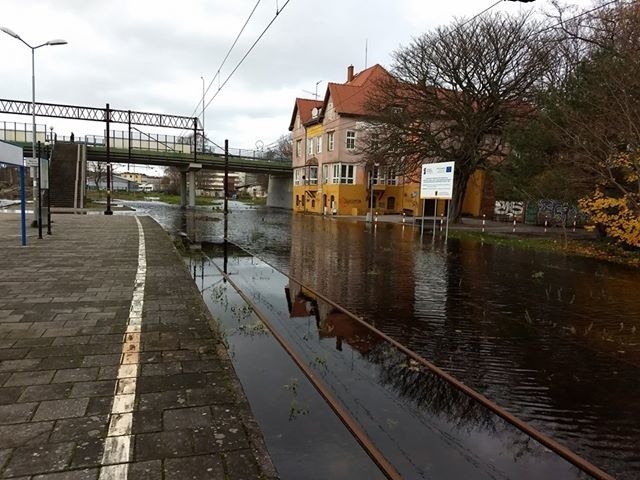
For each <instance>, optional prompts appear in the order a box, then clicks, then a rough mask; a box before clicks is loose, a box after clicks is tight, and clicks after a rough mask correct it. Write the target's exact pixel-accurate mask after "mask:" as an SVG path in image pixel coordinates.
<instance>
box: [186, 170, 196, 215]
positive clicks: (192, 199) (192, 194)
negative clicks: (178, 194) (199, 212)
mask: <svg viewBox="0 0 640 480" xmlns="http://www.w3.org/2000/svg"><path fill="white" fill-rule="evenodd" d="M187 179H188V181H189V208H195V206H196V172H194V171H193V170H190V171H188V172H187Z"/></svg>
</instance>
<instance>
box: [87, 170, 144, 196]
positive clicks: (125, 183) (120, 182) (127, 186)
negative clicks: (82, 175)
mask: <svg viewBox="0 0 640 480" xmlns="http://www.w3.org/2000/svg"><path fill="white" fill-rule="evenodd" d="M89 173H91V172H89ZM103 177H104V178H101V179H100V181H99V182H98V190H106V189H107V178H106V177H107V176H106V175H103ZM87 189H88V190H96V182H95V180H94V179H93V178H91V175H89V176H87ZM111 190H112V191H114V192H116V191H118V192H136V191H138V184H137V183H136V182H133V181H131V180H127V179H126V178H122V177H120V176H118V175H112V181H111Z"/></svg>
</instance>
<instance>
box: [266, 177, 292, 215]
mask: <svg viewBox="0 0 640 480" xmlns="http://www.w3.org/2000/svg"><path fill="white" fill-rule="evenodd" d="M267 192H268V193H267V206H268V207H276V208H286V209H287V210H291V209H293V178H292V177H291V175H288V176H286V177H283V176H276V175H269V188H268V190H267Z"/></svg>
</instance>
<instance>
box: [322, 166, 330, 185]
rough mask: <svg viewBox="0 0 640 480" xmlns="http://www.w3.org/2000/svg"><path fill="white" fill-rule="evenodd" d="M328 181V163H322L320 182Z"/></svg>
mask: <svg viewBox="0 0 640 480" xmlns="http://www.w3.org/2000/svg"><path fill="white" fill-rule="evenodd" d="M327 182H329V165H322V183H327Z"/></svg>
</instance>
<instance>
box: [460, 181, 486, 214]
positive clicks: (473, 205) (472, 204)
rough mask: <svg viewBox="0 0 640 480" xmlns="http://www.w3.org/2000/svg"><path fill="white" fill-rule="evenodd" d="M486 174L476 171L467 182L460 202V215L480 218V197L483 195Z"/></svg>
mask: <svg viewBox="0 0 640 480" xmlns="http://www.w3.org/2000/svg"><path fill="white" fill-rule="evenodd" d="M486 175H487V172H485V171H484V170H476V171H475V172H473V174H472V175H471V177H469V180H468V181H467V189H466V192H465V194H464V200H463V201H462V213H463V214H467V215H472V216H474V217H479V216H480V208H481V206H482V195H483V194H484V182H485V179H486Z"/></svg>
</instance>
